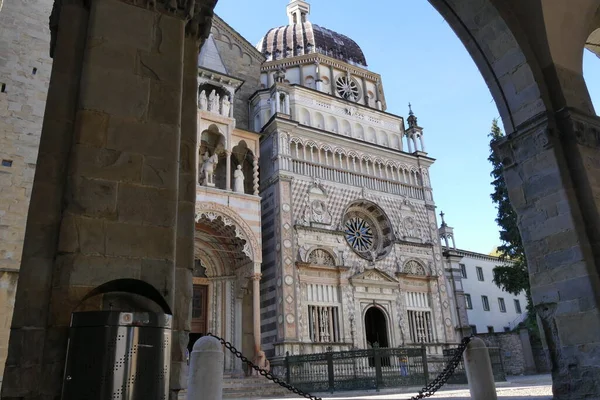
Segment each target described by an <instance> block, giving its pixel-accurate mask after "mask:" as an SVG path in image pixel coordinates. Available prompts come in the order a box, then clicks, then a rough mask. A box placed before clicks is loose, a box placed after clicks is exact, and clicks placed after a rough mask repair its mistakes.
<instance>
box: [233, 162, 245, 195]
mask: <svg viewBox="0 0 600 400" xmlns="http://www.w3.org/2000/svg"><path fill="white" fill-rule="evenodd" d="M233 191H234V192H236V193H244V173H243V172H242V166H241V165H239V164H238V166H237V169H236V170H235V172H234V173H233Z"/></svg>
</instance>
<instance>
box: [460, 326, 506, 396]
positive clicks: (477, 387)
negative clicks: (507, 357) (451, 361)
mask: <svg viewBox="0 0 600 400" xmlns="http://www.w3.org/2000/svg"><path fill="white" fill-rule="evenodd" d="M463 359H464V363H465V372H466V374H467V381H468V382H469V391H470V392H471V399H472V400H496V399H497V398H498V396H497V395H496V383H495V382H494V372H493V370H492V362H491V360H490V354H489V352H488V349H487V347H486V345H485V343H484V341H483V340H481V339H480V338H478V337H474V338H471V341H470V342H469V344H468V345H467V349H466V350H465V353H464V355H463Z"/></svg>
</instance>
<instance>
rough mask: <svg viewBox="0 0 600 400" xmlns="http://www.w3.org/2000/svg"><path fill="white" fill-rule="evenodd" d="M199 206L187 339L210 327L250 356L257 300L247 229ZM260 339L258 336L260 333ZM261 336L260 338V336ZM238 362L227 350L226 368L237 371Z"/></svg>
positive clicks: (242, 367)
mask: <svg viewBox="0 0 600 400" xmlns="http://www.w3.org/2000/svg"><path fill="white" fill-rule="evenodd" d="M203 205H204V206H205V207H206V208H207V210H200V209H199V208H197V213H196V226H195V228H196V229H195V234H194V236H195V243H194V253H195V254H194V256H195V259H196V265H197V266H198V267H197V268H195V269H194V274H193V289H194V290H193V295H194V298H193V299H192V325H191V328H192V331H191V332H190V342H191V341H192V340H195V339H197V338H198V337H200V336H202V335H203V334H205V333H206V332H212V333H214V334H216V335H218V336H220V337H222V338H224V339H225V340H227V341H229V342H231V343H232V344H233V345H234V346H236V348H238V349H240V350H241V351H242V353H243V354H244V355H246V356H247V357H248V358H250V359H253V358H254V356H255V348H256V342H257V336H256V334H257V333H258V334H259V333H260V330H258V331H257V329H256V326H255V319H256V318H255V315H254V313H255V311H254V310H255V308H256V307H255V304H253V290H254V289H255V288H254V287H253V285H252V284H250V280H251V278H253V277H254V274H255V271H254V266H255V261H256V260H254V257H253V256H254V253H253V251H250V250H248V247H250V246H249V245H248V243H247V242H248V240H249V239H248V236H247V235H248V233H247V232H246V231H245V230H244V228H241V227H240V226H239V225H238V224H237V223H236V217H235V216H234V215H233V214H231V213H232V211H229V213H230V214H227V215H225V214H222V213H220V212H218V211H216V210H214V209H211V210H208V209H210V203H203ZM258 338H260V336H258ZM258 340H259V339H258ZM243 369H244V366H243V365H242V363H241V362H240V361H239V360H238V359H237V358H236V357H233V356H232V355H231V354H227V353H226V354H225V370H226V371H229V372H230V373H232V374H241V373H242V371H243Z"/></svg>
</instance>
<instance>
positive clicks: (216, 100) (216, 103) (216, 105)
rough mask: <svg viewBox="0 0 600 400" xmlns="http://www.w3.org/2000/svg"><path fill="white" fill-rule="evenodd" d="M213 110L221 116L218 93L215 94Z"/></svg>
mask: <svg viewBox="0 0 600 400" xmlns="http://www.w3.org/2000/svg"><path fill="white" fill-rule="evenodd" d="M213 110H214V112H216V113H217V114H221V96H219V93H217V95H216V96H215V105H214V108H213Z"/></svg>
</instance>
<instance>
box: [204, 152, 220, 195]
mask: <svg viewBox="0 0 600 400" xmlns="http://www.w3.org/2000/svg"><path fill="white" fill-rule="evenodd" d="M218 163H219V156H217V154H216V153H215V154H213V155H212V156H211V155H210V153H209V152H208V150H207V151H206V153H204V155H203V156H202V167H201V168H200V175H201V176H202V179H203V180H202V183H201V184H202V185H204V186H212V187H214V186H215V182H214V175H213V174H214V172H215V168H216V167H217V164H218Z"/></svg>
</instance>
